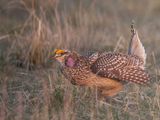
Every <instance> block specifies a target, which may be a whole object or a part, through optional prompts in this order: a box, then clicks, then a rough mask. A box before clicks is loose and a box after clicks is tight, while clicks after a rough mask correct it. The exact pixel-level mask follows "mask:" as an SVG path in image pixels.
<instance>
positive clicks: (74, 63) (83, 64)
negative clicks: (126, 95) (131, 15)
mask: <svg viewBox="0 0 160 120" xmlns="http://www.w3.org/2000/svg"><path fill="white" fill-rule="evenodd" d="M131 33H132V38H131V42H130V46H129V49H128V54H124V53H116V52H95V53H93V54H92V55H90V56H83V55H81V54H79V53H77V52H76V51H70V50H66V49H55V50H54V58H55V59H56V60H57V61H58V62H59V63H60V65H61V71H62V73H63V75H64V76H65V77H66V78H67V79H68V80H70V81H71V83H72V84H73V85H79V86H88V87H92V88H97V92H98V96H99V98H107V97H113V96H115V95H117V94H118V93H119V92H120V91H121V90H122V89H123V85H124V82H133V83H137V84H140V85H144V84H147V83H148V81H149V80H150V76H149V74H148V73H147V71H146V70H145V63H146V61H145V60H146V53H145V49H144V47H143V45H142V43H141V41H140V39H139V37H138V32H137V31H136V30H135V29H133V27H132V31H131ZM135 46H136V47H135ZM138 50H139V51H138ZM134 51H136V52H134Z"/></svg>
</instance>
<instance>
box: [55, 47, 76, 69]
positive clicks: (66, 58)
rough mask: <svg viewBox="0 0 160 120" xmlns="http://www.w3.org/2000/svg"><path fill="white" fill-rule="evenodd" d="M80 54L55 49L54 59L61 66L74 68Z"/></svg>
mask: <svg viewBox="0 0 160 120" xmlns="http://www.w3.org/2000/svg"><path fill="white" fill-rule="evenodd" d="M77 57H78V54H77V53H76V52H71V51H69V50H62V49H55V50H54V58H55V59H56V60H57V61H58V62H59V63H60V64H61V65H66V66H68V67H73V66H74V65H75V62H76V60H77Z"/></svg>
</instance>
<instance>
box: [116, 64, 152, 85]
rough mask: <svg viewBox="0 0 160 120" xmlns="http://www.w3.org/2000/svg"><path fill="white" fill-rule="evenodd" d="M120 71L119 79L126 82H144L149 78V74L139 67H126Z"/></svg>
mask: <svg viewBox="0 0 160 120" xmlns="http://www.w3.org/2000/svg"><path fill="white" fill-rule="evenodd" d="M120 73H121V75H120V76H119V78H120V80H123V81H127V82H133V83H138V84H146V83H148V81H149V80H150V77H149V74H148V73H147V72H146V71H145V70H143V69H142V68H140V67H127V68H125V69H123V70H122V71H121V72H120Z"/></svg>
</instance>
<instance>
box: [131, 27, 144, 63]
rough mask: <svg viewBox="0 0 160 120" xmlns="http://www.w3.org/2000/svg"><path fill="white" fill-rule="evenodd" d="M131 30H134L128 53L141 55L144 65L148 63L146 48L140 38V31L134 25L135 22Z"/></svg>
mask: <svg viewBox="0 0 160 120" xmlns="http://www.w3.org/2000/svg"><path fill="white" fill-rule="evenodd" d="M131 32H132V37H131V41H130V44H129V49H128V54H129V55H136V56H138V57H140V58H141V59H142V60H143V62H144V65H145V63H146V53H145V49H144V46H143V44H142V42H141V41H140V39H139V36H138V32H137V31H136V30H135V29H134V27H133V24H132V25H131Z"/></svg>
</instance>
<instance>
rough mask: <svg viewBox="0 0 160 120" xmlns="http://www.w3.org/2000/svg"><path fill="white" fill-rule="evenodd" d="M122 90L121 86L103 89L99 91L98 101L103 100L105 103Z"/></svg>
mask: <svg viewBox="0 0 160 120" xmlns="http://www.w3.org/2000/svg"><path fill="white" fill-rule="evenodd" d="M122 88H123V86H122V84H119V85H115V86H112V87H111V86H110V87H109V88H108V87H107V86H106V87H103V88H101V89H99V98H100V100H104V101H106V102H109V101H110V100H111V98H112V97H113V96H115V95H116V94H117V93H118V92H119V91H121V90H122Z"/></svg>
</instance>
